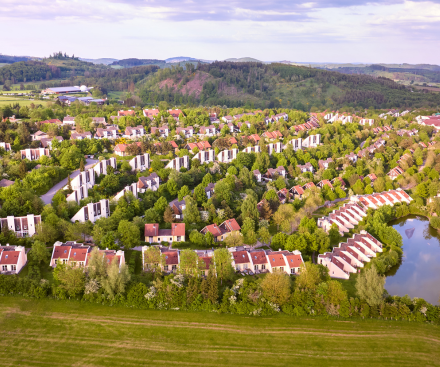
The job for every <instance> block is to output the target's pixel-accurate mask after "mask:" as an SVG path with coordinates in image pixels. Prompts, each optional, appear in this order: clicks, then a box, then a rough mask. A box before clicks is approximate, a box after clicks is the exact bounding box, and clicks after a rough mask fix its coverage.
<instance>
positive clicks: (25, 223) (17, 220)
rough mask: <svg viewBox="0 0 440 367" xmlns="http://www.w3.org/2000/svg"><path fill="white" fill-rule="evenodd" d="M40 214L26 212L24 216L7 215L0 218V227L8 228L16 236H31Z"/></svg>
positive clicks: (34, 231)
mask: <svg viewBox="0 0 440 367" xmlns="http://www.w3.org/2000/svg"><path fill="white" fill-rule="evenodd" d="M40 223H41V215H34V214H28V215H26V216H24V217H14V216H12V215H11V216H8V217H6V218H1V219H0V227H1V228H2V229H3V228H8V229H9V230H10V231H12V232H14V233H15V235H16V236H17V237H32V236H33V235H34V234H35V233H36V229H37V226H38V224H40Z"/></svg>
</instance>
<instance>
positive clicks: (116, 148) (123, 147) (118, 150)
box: [115, 144, 127, 152]
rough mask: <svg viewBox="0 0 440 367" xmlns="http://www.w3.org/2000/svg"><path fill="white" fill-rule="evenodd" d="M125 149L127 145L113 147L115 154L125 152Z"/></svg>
mask: <svg viewBox="0 0 440 367" xmlns="http://www.w3.org/2000/svg"><path fill="white" fill-rule="evenodd" d="M125 149H127V144H118V145H116V146H115V152H116V151H117V152H125Z"/></svg>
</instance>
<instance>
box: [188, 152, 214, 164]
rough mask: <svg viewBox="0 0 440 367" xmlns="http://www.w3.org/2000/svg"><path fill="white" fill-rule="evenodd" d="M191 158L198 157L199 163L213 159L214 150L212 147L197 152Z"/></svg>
mask: <svg viewBox="0 0 440 367" xmlns="http://www.w3.org/2000/svg"><path fill="white" fill-rule="evenodd" d="M193 159H198V160H199V161H200V163H201V164H205V163H210V162H214V161H215V151H214V150H213V149H209V150H205V151H203V150H202V151H200V152H198V153H197V154H196V155H195V156H194V157H193Z"/></svg>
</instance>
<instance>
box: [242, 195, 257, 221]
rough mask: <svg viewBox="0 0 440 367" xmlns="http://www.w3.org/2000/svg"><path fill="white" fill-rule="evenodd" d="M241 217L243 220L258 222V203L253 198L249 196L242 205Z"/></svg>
mask: <svg viewBox="0 0 440 367" xmlns="http://www.w3.org/2000/svg"><path fill="white" fill-rule="evenodd" d="M241 215H242V217H243V218H251V219H253V220H258V219H259V218H260V213H259V211H258V208H257V201H256V200H255V198H254V197H253V196H250V195H248V196H247V197H246V199H244V201H243V203H242V204H241Z"/></svg>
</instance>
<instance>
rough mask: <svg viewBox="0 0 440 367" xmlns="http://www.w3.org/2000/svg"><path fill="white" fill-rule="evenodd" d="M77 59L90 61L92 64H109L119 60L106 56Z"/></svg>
mask: <svg viewBox="0 0 440 367" xmlns="http://www.w3.org/2000/svg"><path fill="white" fill-rule="evenodd" d="M79 59H80V60H81V61H86V62H91V63H92V64H102V65H110V64H112V63H113V62H115V61H119V60H118V59H112V58H107V57H103V58H100V59H85V58H82V57H80V58H79Z"/></svg>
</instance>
